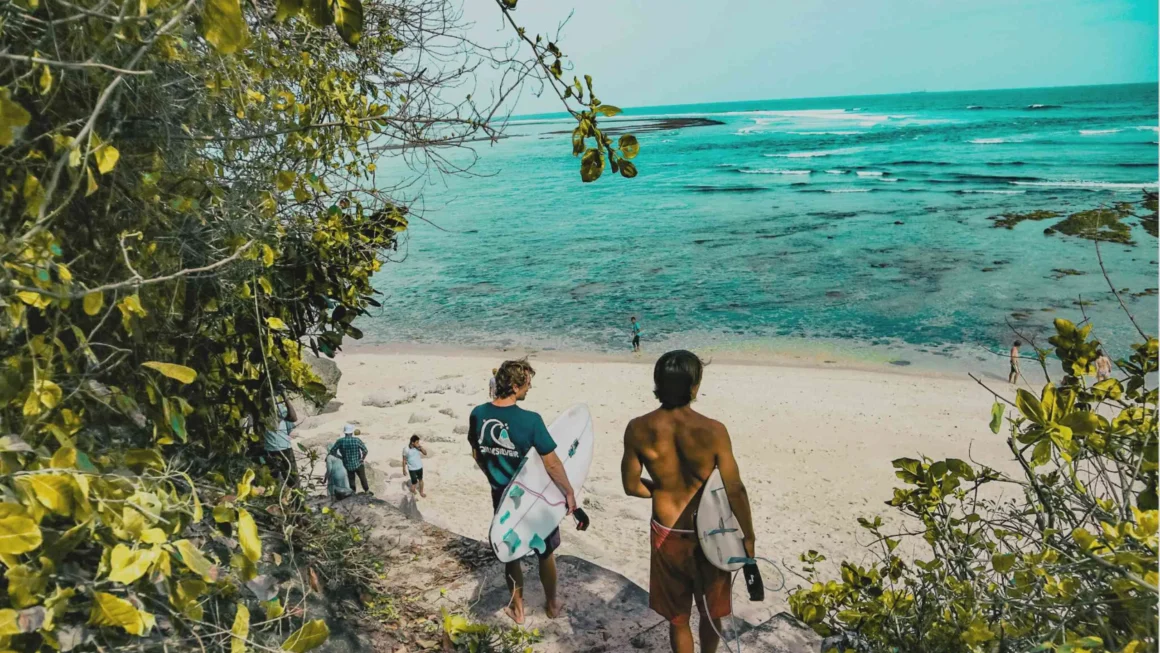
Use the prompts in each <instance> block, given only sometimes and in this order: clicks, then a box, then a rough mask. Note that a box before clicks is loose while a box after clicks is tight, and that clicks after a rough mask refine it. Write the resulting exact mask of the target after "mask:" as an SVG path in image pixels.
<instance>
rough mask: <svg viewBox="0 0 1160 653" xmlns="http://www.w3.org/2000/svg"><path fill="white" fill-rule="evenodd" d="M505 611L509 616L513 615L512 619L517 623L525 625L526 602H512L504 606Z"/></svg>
mask: <svg viewBox="0 0 1160 653" xmlns="http://www.w3.org/2000/svg"><path fill="white" fill-rule="evenodd" d="M503 613H504V614H506V615H507V616H509V617H511V620H512V621H514V622H516V623H517V624H520V625H523V623H524V604H523V602H522V601H521V602H520V603H512V604H511V605H509V606H508V607H506V608H504V609H503Z"/></svg>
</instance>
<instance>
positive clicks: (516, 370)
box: [495, 358, 536, 399]
mask: <svg viewBox="0 0 1160 653" xmlns="http://www.w3.org/2000/svg"><path fill="white" fill-rule="evenodd" d="M535 375H536V371H535V370H533V369H532V366H531V364H530V363H528V361H527V359H524V358H521V359H520V360H518V361H504V362H503V364H502V365H500V366H499V371H498V372H496V373H495V396H496V398H497V399H503V398H505V397H510V396H512V395H514V394H515V393H516V388H518V387H520V386H522V385H525V384H527V382H528V381H531V380H532V377H533V376H535Z"/></svg>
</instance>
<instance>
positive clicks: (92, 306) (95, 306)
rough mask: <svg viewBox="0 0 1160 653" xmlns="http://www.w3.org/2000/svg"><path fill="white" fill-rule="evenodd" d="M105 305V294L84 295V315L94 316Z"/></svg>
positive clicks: (91, 293) (92, 293)
mask: <svg viewBox="0 0 1160 653" xmlns="http://www.w3.org/2000/svg"><path fill="white" fill-rule="evenodd" d="M104 305H105V293H103V292H90V293H85V299H84V308H85V315H96V314H97V313H100V312H101V308H102V307H103V306H104Z"/></svg>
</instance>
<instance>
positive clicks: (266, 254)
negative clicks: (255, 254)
mask: <svg viewBox="0 0 1160 653" xmlns="http://www.w3.org/2000/svg"><path fill="white" fill-rule="evenodd" d="M262 264H263V265H265V266H266V267H270V266H271V265H274V248H273V247H270V246H269V245H262ZM267 294H273V291H267Z"/></svg>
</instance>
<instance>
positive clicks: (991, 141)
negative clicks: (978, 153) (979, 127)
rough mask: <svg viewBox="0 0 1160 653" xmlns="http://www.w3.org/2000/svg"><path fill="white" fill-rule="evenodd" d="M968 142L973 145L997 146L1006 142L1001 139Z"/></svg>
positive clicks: (982, 139)
mask: <svg viewBox="0 0 1160 653" xmlns="http://www.w3.org/2000/svg"><path fill="white" fill-rule="evenodd" d="M968 142H970V143H974V144H975V145H998V144H999V143H1006V142H1007V141H1006V140H1005V139H1002V138H975V139H971V140H970V141H968Z"/></svg>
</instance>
